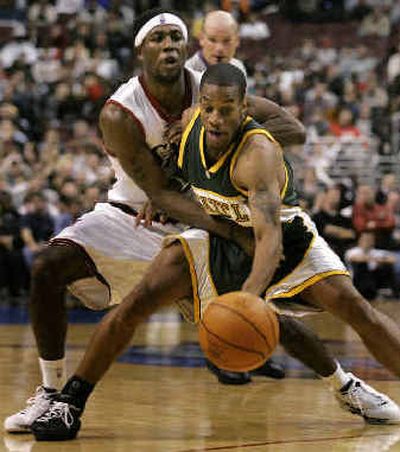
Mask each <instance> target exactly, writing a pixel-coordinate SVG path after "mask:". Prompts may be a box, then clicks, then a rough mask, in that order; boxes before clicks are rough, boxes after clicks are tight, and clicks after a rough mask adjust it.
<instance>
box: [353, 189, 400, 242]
mask: <svg viewBox="0 0 400 452" xmlns="http://www.w3.org/2000/svg"><path fill="white" fill-rule="evenodd" d="M395 225H396V219H395V215H394V209H393V206H392V205H390V204H388V203H384V204H377V203H376V202H375V192H374V189H373V188H372V187H370V186H369V185H360V187H358V190H357V193H356V200H355V203H354V206H353V226H354V228H355V230H356V231H357V233H358V234H361V233H363V232H373V233H374V234H375V239H376V245H377V247H378V248H382V249H390V248H392V247H393V237H392V233H393V230H394V228H395Z"/></svg>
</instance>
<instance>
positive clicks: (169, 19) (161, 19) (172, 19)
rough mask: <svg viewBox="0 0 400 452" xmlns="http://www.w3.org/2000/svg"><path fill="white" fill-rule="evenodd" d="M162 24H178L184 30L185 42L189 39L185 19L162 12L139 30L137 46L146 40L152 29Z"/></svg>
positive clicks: (136, 40) (136, 39)
mask: <svg viewBox="0 0 400 452" xmlns="http://www.w3.org/2000/svg"><path fill="white" fill-rule="evenodd" d="M160 25H177V26H178V27H179V28H180V29H181V30H182V33H183V38H184V39H185V42H187V41H188V30H187V27H186V25H185V23H184V22H183V20H182V19H181V18H179V17H178V16H175V14H171V13H161V14H158V15H157V16H154V17H152V18H151V19H150V20H149V21H148V22H146V23H145V24H144V25H143V27H142V28H141V29H140V30H139V31H138V33H137V35H136V38H135V47H139V46H140V45H141V44H142V42H143V41H144V39H145V37H146V36H147V35H148V34H149V33H150V31H151V30H152V29H153V28H155V27H158V26H160Z"/></svg>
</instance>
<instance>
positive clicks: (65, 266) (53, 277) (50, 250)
mask: <svg viewBox="0 0 400 452" xmlns="http://www.w3.org/2000/svg"><path fill="white" fill-rule="evenodd" d="M73 251H74V250H73V249H72V248H70V247H68V246H65V247H59V246H52V245H49V246H47V247H45V248H44V249H43V250H42V251H41V252H40V253H39V255H38V256H37V258H36V259H35V261H34V263H33V266H32V272H31V276H32V282H33V283H37V284H47V285H55V284H56V285H60V284H64V283H65V284H66V282H67V281H66V278H67V274H68V271H69V268H70V267H71V265H74V256H73Z"/></svg>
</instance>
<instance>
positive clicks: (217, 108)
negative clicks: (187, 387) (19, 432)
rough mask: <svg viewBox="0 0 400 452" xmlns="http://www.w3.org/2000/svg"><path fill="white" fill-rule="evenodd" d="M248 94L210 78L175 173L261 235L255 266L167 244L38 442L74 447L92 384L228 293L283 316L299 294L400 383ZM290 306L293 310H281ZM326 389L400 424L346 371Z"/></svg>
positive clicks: (232, 71)
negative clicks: (154, 322)
mask: <svg viewBox="0 0 400 452" xmlns="http://www.w3.org/2000/svg"><path fill="white" fill-rule="evenodd" d="M245 90H246V81H245V78H244V76H243V74H242V73H241V71H240V70H239V69H237V68H235V67H234V66H231V65H229V64H218V65H216V66H213V67H211V68H209V69H208V70H207V71H206V73H205V75H204V76H203V79H202V83H201V89H200V110H199V112H197V113H196V114H195V115H194V117H193V119H192V120H191V121H190V124H189V125H188V127H187V128H186V130H185V132H184V135H183V137H182V143H181V148H180V152H179V158H178V166H179V167H180V168H181V170H182V174H183V177H184V178H186V180H187V181H188V182H190V183H191V185H192V189H193V193H194V195H195V196H196V198H197V200H198V201H199V203H200V204H202V206H203V208H204V209H205V210H206V211H208V212H209V213H210V214H212V215H216V216H218V217H224V218H226V219H230V220H231V221H232V222H234V223H235V224H239V225H241V226H243V227H245V228H249V231H253V232H254V238H255V252H254V257H253V259H251V258H249V257H248V256H247V255H246V254H245V253H244V252H243V251H242V250H241V249H240V248H239V247H238V246H237V245H236V244H235V243H233V242H230V241H227V240H225V241H224V240H222V239H219V238H217V237H216V236H213V235H211V234H209V233H207V232H205V231H203V230H198V229H189V230H187V231H185V232H183V233H182V234H179V235H177V236H170V237H168V238H167V239H166V240H165V243H164V249H163V250H162V251H161V252H160V254H159V255H158V256H157V257H156V258H155V260H154V261H153V263H152V264H151V265H150V267H149V270H148V272H147V273H146V275H145V276H144V278H143V280H142V281H141V282H140V283H139V284H138V285H137V286H136V288H135V289H134V290H133V291H132V293H131V294H130V295H129V296H128V297H127V298H126V299H125V300H124V301H123V302H122V303H121V304H120V305H119V306H118V307H116V308H115V309H114V310H113V311H111V312H110V313H109V314H108V315H107V316H106V317H105V318H104V319H103V320H102V322H101V324H100V325H99V327H98V328H97V330H96V332H95V334H94V336H93V337H92V340H91V342H90V344H89V346H88V348H87V351H86V354H85V356H84V358H83V360H82V362H81V363H80V365H79V367H78V369H77V371H76V373H75V375H74V376H73V377H71V378H70V380H69V381H68V383H67V384H66V386H65V387H64V389H63V391H62V393H61V394H60V395H59V396H57V398H55V399H54V401H53V403H52V405H51V407H50V409H49V410H48V411H47V412H46V413H45V414H44V415H42V416H41V417H39V418H38V419H37V420H36V421H35V422H34V423H33V425H32V432H33V433H34V435H35V437H36V439H38V440H50V439H53V440H61V439H63V440H65V439H72V438H74V437H75V436H76V434H77V432H78V431H79V428H80V416H81V414H82V412H83V409H84V406H85V403H86V400H87V398H88V397H89V395H90V393H91V392H92V390H93V388H94V386H95V384H96V383H97V382H98V381H99V380H100V378H101V377H102V376H103V375H104V373H105V372H106V370H107V369H108V368H109V366H110V365H111V364H112V362H113V361H114V360H115V358H116V357H117V356H118V355H119V354H120V353H121V351H122V350H123V349H124V348H125V347H126V346H127V344H128V343H129V341H130V339H131V337H132V335H133V333H134V331H135V329H136V327H137V326H138V325H139V324H140V323H141V322H143V321H144V320H145V319H147V318H148V317H149V316H150V315H151V314H152V313H154V312H155V311H156V310H158V309H159V308H160V307H162V306H166V305H170V304H172V303H173V302H176V301H178V300H184V299H188V300H191V301H192V303H190V304H186V305H184V304H180V307H181V308H182V310H183V312H184V313H185V314H186V315H187V316H188V317H191V318H192V320H194V321H197V320H198V319H199V317H200V315H201V311H202V310H203V309H204V306H205V305H206V304H207V301H208V300H209V299H210V298H212V297H213V296H215V295H216V294H222V293H225V292H229V291H232V290H245V291H248V292H250V293H253V294H257V295H262V296H265V297H266V298H267V302H271V303H274V304H275V305H276V306H277V308H278V309H281V308H283V309H293V308H295V303H294V302H293V301H291V299H290V298H288V297H293V296H294V295H297V294H301V297H302V299H303V300H304V301H305V302H308V303H309V304H310V305H312V306H313V307H314V308H316V309H318V308H319V309H321V308H325V309H326V310H327V311H329V312H331V313H333V314H334V315H336V316H338V317H339V318H341V319H343V320H345V321H347V323H349V324H350V325H351V326H352V327H353V328H354V329H355V330H356V331H357V333H358V334H359V335H360V337H361V338H362V340H363V341H364V343H365V344H366V345H367V346H368V347H369V349H370V351H371V352H372V353H373V354H374V356H375V357H376V358H377V359H378V360H379V361H380V362H381V363H382V364H384V365H385V366H386V367H387V368H388V369H389V370H391V371H392V372H393V373H394V374H396V375H398V376H400V367H399V366H400V363H399V360H398V356H399V352H400V341H399V337H400V334H399V330H398V328H397V327H396V326H395V325H394V324H393V322H392V321H391V320H390V319H389V318H387V317H386V316H384V315H382V314H381V313H379V312H378V311H376V310H375V309H373V308H372V307H371V306H370V305H369V304H368V303H367V302H366V301H365V300H364V299H363V298H362V297H361V296H360V295H359V294H358V292H357V291H356V290H355V289H354V287H353V285H352V283H351V280H350V278H349V277H348V274H347V271H346V269H345V268H344V266H343V264H342V263H341V261H340V260H339V259H338V258H337V256H336V255H335V254H334V253H333V251H331V250H330V248H329V247H328V245H327V244H326V242H324V240H323V239H322V238H321V237H319V236H318V232H317V231H316V228H315V226H314V225H313V224H312V222H311V221H310V219H309V217H308V216H307V215H306V214H305V213H303V212H302V211H301V209H300V208H299V207H298V206H297V201H296V194H295V190H294V188H293V183H292V174H291V169H290V166H289V165H288V164H287V163H286V162H285V161H284V158H283V155H282V152H281V150H280V148H279V146H278V145H277V144H276V142H275V141H274V139H273V138H272V136H271V135H270V134H269V133H268V132H267V131H266V130H265V129H262V128H261V126H259V125H258V124H257V123H256V122H255V121H254V120H253V119H252V118H250V117H247V116H246V113H245V112H246V104H245V100H244V95H245ZM286 299H288V300H289V301H287V303H286V306H285V305H284V303H282V304H280V303H278V302H279V300H286ZM303 309H304V306H303ZM280 317H281V318H283V317H284V316H280ZM280 325H281V341H282V343H283V345H284V346H285V347H286V349H287V350H288V351H289V352H291V351H293V350H295V352H296V357H297V358H300V359H301V358H303V359H302V360H303V362H306V363H308V364H310V367H312V368H313V369H316V368H318V367H319V368H321V369H323V368H325V370H326V369H329V368H330V367H332V362H333V363H334V361H333V360H332V358H331V357H330V356H329V354H328V353H326V352H321V347H322V348H323V346H322V345H320V344H318V339H317V338H315V337H314V336H312V335H310V334H308V335H307V334H306V335H304V334H301V333H298V336H297V339H298V341H297V342H296V337H293V334H296V333H293V332H291V330H292V328H293V325H290V328H289V329H288V328H287V326H285V322H281V323H280ZM299 331H300V330H299ZM299 349H303V350H304V351H303V356H301V351H299ZM313 352H315V353H313ZM299 354H300V356H299ZM333 367H334V365H333ZM320 375H325V373H323V372H321V373H320ZM327 377H328V378H327V379H328V380H329V381H331V382H332V383H333V387H334V389H335V396H336V398H337V399H338V400H339V402H340V404H341V405H342V407H344V408H345V409H347V410H348V411H350V412H352V413H355V414H358V415H361V416H362V417H364V419H365V420H366V421H367V422H369V423H386V424H387V423H399V422H400V409H399V407H398V406H397V405H396V403H395V402H393V401H392V400H391V399H390V398H388V397H387V396H385V395H384V394H380V393H378V392H377V391H375V390H374V389H373V388H371V387H370V386H368V385H366V384H365V383H364V382H362V381H361V380H360V379H358V378H356V377H355V376H354V375H352V374H350V373H345V372H344V371H343V370H342V369H341V367H340V365H337V369H336V371H335V372H334V374H333V375H331V374H330V373H327Z"/></svg>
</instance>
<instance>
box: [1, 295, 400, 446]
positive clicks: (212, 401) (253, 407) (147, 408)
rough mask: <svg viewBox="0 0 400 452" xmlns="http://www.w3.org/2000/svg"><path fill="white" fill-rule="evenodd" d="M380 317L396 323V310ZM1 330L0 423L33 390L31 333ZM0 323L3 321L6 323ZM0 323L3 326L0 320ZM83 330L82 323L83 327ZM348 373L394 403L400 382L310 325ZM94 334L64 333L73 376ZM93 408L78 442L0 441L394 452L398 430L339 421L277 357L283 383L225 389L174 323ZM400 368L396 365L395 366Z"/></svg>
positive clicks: (387, 307)
mask: <svg viewBox="0 0 400 452" xmlns="http://www.w3.org/2000/svg"><path fill="white" fill-rule="evenodd" d="M379 308H380V309H382V310H384V311H385V312H387V313H390V315H391V316H392V317H394V318H395V319H396V320H397V321H399V322H400V302H397V303H395V302H392V303H390V302H383V303H380V305H379ZM0 313H2V315H3V321H2V322H1V323H2V324H0V417H1V418H2V419H4V417H5V416H7V415H9V414H10V413H12V412H14V411H16V410H17V409H20V408H21V407H22V406H23V402H24V401H25V399H26V398H27V397H28V396H29V395H31V394H32V392H33V390H34V388H35V387H36V385H37V384H38V382H39V373H38V366H37V359H36V351H35V347H34V342H33V337H32V334H31V331H30V329H29V326H28V325H27V324H20V323H18V322H17V323H14V324H11V323H12V322H14V320H13V318H12V316H10V319H9V321H8V320H7V318H8V317H7V315H8V314H7V313H6V311H1V310H0ZM4 316H6V320H5V319H4ZM0 320H1V319H0ZM83 321H85V320H83ZM307 322H308V323H309V324H311V325H312V326H313V328H315V329H316V331H318V332H319V333H320V335H321V336H322V337H323V338H324V339H326V340H327V342H328V344H329V346H330V347H331V349H332V350H333V351H334V353H335V354H336V356H338V357H339V358H340V360H341V361H342V363H343V364H344V366H345V367H346V368H348V369H352V370H353V371H354V372H355V373H356V374H357V375H358V376H360V377H362V378H364V379H366V380H367V381H368V382H369V383H370V384H372V385H373V386H374V387H376V388H377V389H379V390H381V391H385V392H387V393H388V394H390V396H391V397H393V398H394V399H396V400H397V401H399V402H400V381H399V380H397V379H395V378H394V377H392V376H391V375H389V374H388V373H387V372H386V371H385V370H383V369H382V368H381V367H379V366H378V365H377V364H376V362H375V361H374V360H373V359H372V358H370V356H369V355H368V353H367V352H366V350H365V348H364V346H363V345H362V344H361V343H360V342H359V340H358V339H357V337H356V336H355V335H354V333H353V332H352V331H351V330H350V329H349V328H347V327H346V326H344V325H343V324H341V323H339V322H338V321H335V320H333V319H332V318H330V317H329V316H328V315H326V314H324V315H318V316H315V317H314V318H312V319H309V320H308V321H307ZM93 327H94V325H93V324H88V323H76V324H75V323H74V324H73V325H71V327H70V330H69V338H68V351H67V356H68V367H69V370H71V371H72V370H73V368H74V365H75V364H76V362H77V360H78V359H79V357H80V356H81V354H82V352H83V350H84V347H85V344H86V342H87V340H88V337H89V335H90V333H91V331H92V330H93ZM133 343H134V346H133V347H131V348H130V349H129V350H128V351H127V353H125V354H124V355H123V357H122V358H121V360H120V361H119V362H117V363H116V364H115V365H114V366H113V368H112V369H111V371H110V372H109V373H108V374H107V375H106V377H105V378H104V380H103V381H102V382H101V383H100V384H99V386H98V387H97V389H96V391H95V394H94V396H93V397H92V398H91V399H90V401H89V403H88V405H87V409H86V412H85V415H84V418H83V427H82V430H81V432H80V435H79V437H78V439H77V440H74V441H71V442H64V443H62V442H60V443H36V442H35V441H34V440H33V438H32V436H31V435H29V434H28V435H26V434H23V435H7V434H6V433H5V432H4V431H3V430H2V431H1V435H2V438H1V440H0V450H4V451H24V452H28V451H57V452H63V451H82V452H92V451H95V452H103V451H116V452H120V451H121V452H122V451H135V452H136V451H138V452H142V451H143V452H147V451H149V452H153V451H154V452H155V451H160V452H169V451H171V452H172V451H173V452H189V451H249V452H250V451H251V452H256V451H257V452H259V451H268V452H269V451H273V452H280V451H285V452H286V451H287V452H298V451H307V452H308V451H310V452H314V451H318V452H320V451H343V452H344V451H346V452H347V451H355V452H375V451H400V426H398V427H395V426H384V427H383V426H366V425H365V424H364V423H363V421H362V420H361V419H359V418H358V417H356V416H352V415H350V414H348V413H346V412H343V411H342V410H341V409H340V408H339V407H338V405H337V403H336V402H335V400H334V398H333V396H332V394H331V393H330V392H329V391H328V390H327V389H326V388H325V385H324V384H323V383H322V382H321V381H320V380H317V379H315V378H313V375H312V373H311V372H310V371H308V370H307V369H305V368H304V367H303V366H301V365H300V364H299V363H297V362H296V361H295V360H293V359H291V358H288V357H287V356H286V355H285V354H284V353H283V351H282V350H278V351H277V353H276V356H277V360H279V361H280V362H282V363H283V364H284V365H285V366H286V368H287V374H288V377H287V378H286V379H284V380H281V381H275V380H271V379H267V378H264V377H255V378H253V383H252V384H249V385H246V386H242V387H232V386H222V385H220V384H217V382H216V379H215V378H214V376H213V375H211V374H210V373H208V371H207V370H206V369H205V368H204V366H203V361H202V356H201V353H200V351H199V349H198V345H197V337H196V330H195V329H194V327H192V326H190V325H187V324H185V323H182V322H180V319H179V318H178V317H177V316H176V315H175V314H174V313H173V312H170V313H165V314H161V315H158V316H156V317H154V318H153V319H152V320H151V321H150V322H149V323H147V324H146V325H143V327H142V328H140V330H139V331H138V334H137V335H136V338H135V340H134V342H133ZM399 359H400V357H399Z"/></svg>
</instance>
